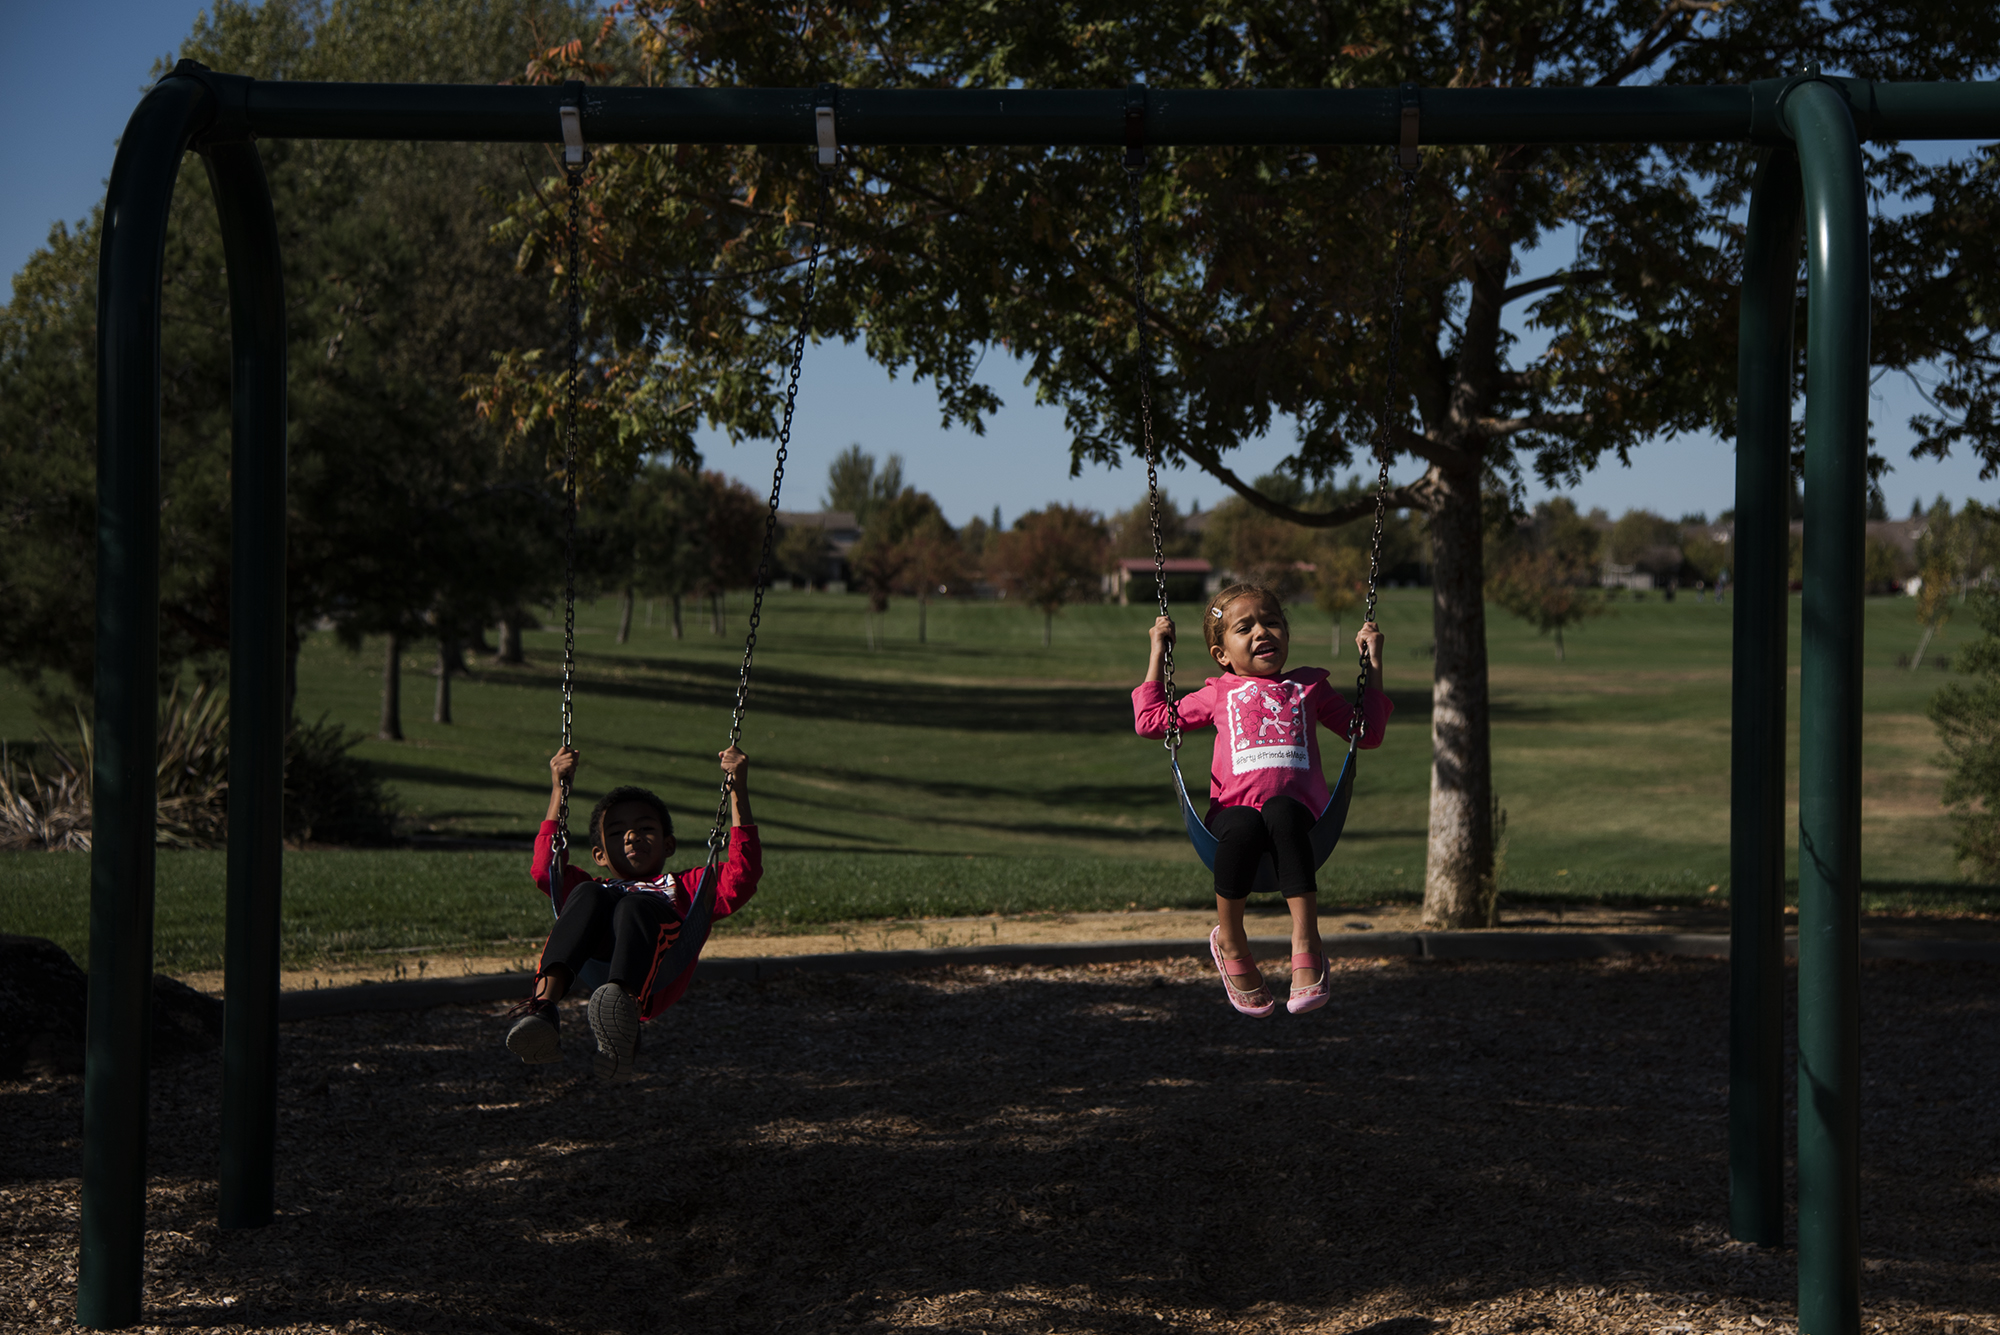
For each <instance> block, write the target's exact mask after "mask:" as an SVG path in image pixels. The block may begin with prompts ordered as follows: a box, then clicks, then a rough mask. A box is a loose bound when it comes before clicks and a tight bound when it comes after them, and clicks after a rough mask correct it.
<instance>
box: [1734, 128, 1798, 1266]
mask: <svg viewBox="0 0 2000 1335" xmlns="http://www.w3.org/2000/svg"><path fill="white" fill-rule="evenodd" d="M1803 225H1804V215H1803V212H1802V200H1801V197H1800V188H1799V160H1798V157H1797V155H1796V154H1794V153H1793V152H1792V151H1791V150H1790V149H1789V148H1780V149H1775V150H1773V151H1772V152H1770V153H1768V154H1766V155H1765V158H1764V161H1763V163H1762V165H1761V166H1760V167H1759V168H1758V171H1757V182H1756V185H1755V186H1754V187H1753V188H1752V189H1751V192H1750V225H1749V232H1748V236H1747V239H1746V242H1745V246H1744V256H1743V307H1742V314H1741V320H1740V326H1739V347H1738V350H1737V363H1736V384H1737V391H1736V542H1735V547H1736V555H1735V562H1736V607H1735V622H1734V625H1735V644H1734V650H1733V653H1734V660H1735V661H1734V664H1733V671H1732V674H1731V686H1730V695H1731V698H1730V712H1731V730H1730V731H1731V736H1730V794H1729V1234H1730V1236H1731V1237H1733V1238H1736V1239H1738V1240H1740V1241H1743V1242H1754V1243H1757V1244H1758V1245H1760V1246H1764V1247H1775V1246H1778V1245H1779V1244H1780V1243H1782V1242H1783V1241H1784V1215H1785V1208H1784V1207H1785V1202H1784V1176H1785V1172H1784V1108H1785V1073H1784V1065H1785V1062H1784V1051H1785V1047H1784V1042H1785V1032H1784V1030H1785V1001H1784V982H1785V954H1784V914H1783V908H1784V897H1785V677H1786V662H1785V641H1786V628H1787V624H1788V622H1789V621H1790V616H1789V612H1790V609H1789V607H1787V605H1786V603H1787V594H1786V589H1785V585H1786V580H1785V575H1786V570H1787V567H1788V566H1789V564H1790V556H1791V462H1792V441H1791V421H1792V365H1793V363H1792V355H1793V349H1792V330H1793V326H1794V321H1795V317H1796V313H1797V309H1798V273H1799V241H1800V229H1801V228H1802V227H1803Z"/></svg>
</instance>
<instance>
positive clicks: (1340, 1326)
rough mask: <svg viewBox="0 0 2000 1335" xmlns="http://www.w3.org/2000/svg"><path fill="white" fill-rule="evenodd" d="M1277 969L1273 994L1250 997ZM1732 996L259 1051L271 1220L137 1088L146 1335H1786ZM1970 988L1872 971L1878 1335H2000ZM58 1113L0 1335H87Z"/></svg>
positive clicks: (985, 1008) (324, 1035)
mask: <svg viewBox="0 0 2000 1335" xmlns="http://www.w3.org/2000/svg"><path fill="white" fill-rule="evenodd" d="M1273 972H1275V969H1274V970H1273ZM1727 982H1728V974H1727V966H1726V965H1724V964H1721V963H1718V962H1714V961H1708V960H1668V959H1659V958H1651V959H1612V960H1604V961H1591V962H1586V963H1564V964H1480V963H1452V962H1440V961H1402V962H1371V961H1352V962H1347V963H1345V964H1343V965H1342V966H1340V967H1339V968H1338V970H1337V972H1336V974H1335V976H1334V984H1335V992H1336V998H1335V1002H1334V1004H1333V1006H1332V1007H1331V1008H1329V1009H1328V1010H1326V1011H1323V1012H1321V1013H1319V1014H1316V1015H1308V1016H1299V1017H1294V1016H1287V1015H1285V1014H1283V1013H1282V1012H1280V1014H1279V1015H1277V1016H1276V1017H1274V1018H1273V1019H1270V1020H1266V1021H1262V1022H1253V1021H1249V1020H1244V1019H1241V1018H1238V1017H1237V1016H1236V1015H1234V1014H1233V1013H1231V1012H1230V1011H1229V1010H1228V1009H1227V1008H1226V1006H1225V1004H1224V1002H1223V1000H1222V997H1221V995H1220V992H1221V988H1220V984H1219V983H1218V982H1216V981H1215V979H1214V977H1213V975H1212V973H1210V972H1209V971H1208V970H1207V969H1206V968H1205V967H1202V966H1198V965H1197V964H1195V963H1192V962H1190V963H1175V964H1138V965H1117V966H1100V967H1089V968H1075V969H991V968H960V969H951V970H938V971H934V972H931V973H926V974H915V975H902V976H896V975H840V976H831V975H817V976H806V977H795V978H792V979H787V980H780V981H777V982H770V983H762V984H730V983H712V984H707V985H703V984H699V983H698V984H697V985H696V987H695V989H694V991H693V992H692V993H691V994H690V996H689V998H688V1000H687V1001H686V1002H685V1003H684V1004H683V1005H681V1006H680V1007H678V1008H676V1009H675V1010H674V1011H673V1012H671V1013H670V1014H669V1015H668V1016H667V1018H666V1019H664V1020H663V1021H662V1022H660V1023H659V1024H657V1025H652V1026H648V1033H647V1048H646V1050H645V1051H644V1052H643V1053H642V1054H641V1058H640V1063H641V1066H642V1071H643V1073H642V1074H641V1076H640V1077H639V1078H638V1079H636V1080H634V1081H631V1082H628V1083H624V1084H616V1085H603V1084H599V1083H597V1082H596V1081H594V1080H593V1079H592V1077H591V1075H590V1073H589V1064H588V1062H587V1060H586V1053H585V1048H586V1047H587V1046H588V1044H587V1030H586V1027H585V1026H584V1025H582V1024H580V1023H577V1021H579V1020H580V1019H581V1016H580V1014H579V1015H573V1016H572V1017H571V1018H570V1019H569V1020H568V1021H566V1023H565V1026H564V1028H565V1035H564V1037H565V1041H566V1046H567V1049H568V1055H567V1059H566V1061H565V1062H564V1063H563V1064H562V1065H561V1066H559V1067H550V1068H542V1069H540V1070H529V1069H525V1068H523V1067H521V1066H520V1065H518V1064H516V1063H514V1062H513V1060H512V1059H511V1058H509V1057H508V1055H507V1054H506V1053H505V1051H504V1050H503V1049H502V1048H501V1046H500V1038H501V1033H502V1030H503V1022H502V1021H501V1020H499V1019H498V1018H496V1017H495V1015H494V1014H493V1013H492V1010H491V1009H487V1010H474V1009H471V1008H465V1009H457V1010H437V1011H430V1012H422V1013H413V1014H392V1015H379V1014H378V1015H366V1016H355V1017H349V1018H339V1019H327V1020H317V1021H311V1022H303V1023H298V1024H293V1025H288V1026H287V1027H286V1028H285V1031H284V1039H283V1053H284V1076H283V1093H282V1106H281V1118H282V1146H281V1152H280V1163H279V1202H280V1218H279V1221H278V1222H277V1223H276V1224H275V1225H274V1226H272V1227H270V1228H268V1229H264V1230H261V1231H255V1232H243V1233H224V1232H221V1231H220V1230H218V1229H217V1227H216V1226H215V1223H214V1222H213V1221H214V1210H215V1187H214V1182H213V1173H214V1170H215V1163H216V1155H217V1149H216V1139H217V1118H216V1113H215V1107H216V1100H217V1094H218V1084H219V1072H218V1070H217V1067H218V1063H217V1062H215V1061H213V1060H212V1059H211V1060H197V1061H190V1062H187V1063H184V1064H182V1065H180V1066H177V1067H173V1068H170V1069H166V1070H163V1071H160V1072H158V1073H156V1075H155V1079H154V1098H155V1104H154V1112H153V1120H152V1145H153V1150H152V1171H153V1174H154V1176H153V1185H152V1190H151V1197H150V1211H151V1213H150V1215H149V1222H150V1225H151V1229H152V1233H151V1237H150V1239H149V1243H148V1249H147V1256H148V1267H149V1272H148V1281H147V1292H146V1307H147V1320H148V1321H149V1322H151V1323H153V1324H152V1325H151V1326H149V1327H148V1329H158V1330H163V1331H176V1332H193V1331H208V1330H218V1331H220V1330H229V1331H286V1332H307V1331H313V1332H320V1331H341V1332H348V1331H356V1332H359V1331H390V1332H401V1331H449V1332H496V1333H497V1335H530V1333H539V1332H549V1333H551V1335H553V1333H555V1332H579V1333H583V1332H592V1333H595V1332H633V1333H638V1332H689V1333H690V1335H693V1333H695V1332H701V1333H702V1335H707V1333H709V1332H721V1331H730V1332H733V1331H746V1332H748V1331H755V1332H789V1331H867V1330H874V1331H891V1330H893V1331H905V1330H908V1331H949V1332H972V1331H995V1332H1029V1331H1091V1332H1111V1333H1117V1335H1128V1333H1132V1332H1156V1331H1163V1330H1201V1331H1204V1332H1217V1333H1224V1332H1226V1333H1228V1335H1235V1333H1237V1332H1252V1331H1257V1332H1265V1331H1269V1332H1278V1331H1286V1332H1291V1331H1300V1332H1306V1331H1311V1332H1321V1331H1324V1332H1336V1331H1338V1332H1362V1331H1365V1332H1369V1333H1370V1335H1424V1333H1431V1335H1443V1333H1444V1332H1488V1331H1492V1332H1502V1331H1505V1332H1512V1331H1551V1332H1570V1331H1577V1332H1581V1331H1593V1332H1600V1331H1602V1332H1616V1331H1647V1332H1682V1331H1736V1330H1741V1331H1784V1330H1787V1329H1789V1328H1790V1327H1791V1325H1792V1322H1793V1315H1794V1311H1795V1308H1794V1286H1795V1282H1796V1281H1795V1278H1794V1270H1793V1264H1794V1258H1793V1255H1792V1253H1791V1252H1790V1251H1789V1250H1776V1251H1763V1250H1759V1249H1757V1248H1754V1247H1749V1246H1746V1245H1741V1244H1736V1243H1732V1242H1730V1241H1729V1240H1728V1237H1727V1235H1726V1232H1725V1229H1724V1223H1725V1216H1726V1205H1727V1201H1726V1184H1725V1154H1726V1141H1725V1126H1724V1107H1725V1098H1726V1057H1725V1046H1724V1020H1725V1016H1726V1011H1727ZM1996 985H2000V969H1994V968H1989V967H1986V966H1978V965H1909V964H1894V963H1875V964H1871V965H1869V966H1868V967H1867V968H1866V970H1865V978H1864V998H1863V1002H1864V1025H1865V1030H1864V1040H1863V1041H1864V1052H1865V1054H1866V1065H1867V1088H1866V1094H1865V1107H1866V1113H1865V1116H1866V1121H1865V1129H1864V1137H1865V1147H1864V1161H1863V1172H1864V1191H1865V1216H1864V1220H1863V1225H1862V1254H1863V1256H1864V1258H1865V1261H1864V1266H1865V1274H1864V1276H1863V1304H1864V1317H1863V1323H1862V1325H1863V1329H1864V1330H1883V1331H1889V1332H1964V1331H1975V1330H1977V1331H2000V1264H1997V1263H2000V1251H1996V1248H2000V1217H1996V1212H1995V1207H1996V1204H2000V1202H1996V1193H2000V1136H1996V1132H2000V1107H1997V1105H1996V1094H1997V1093H2000V986H1996ZM80 1116H81V1113H80V1084H79V1082H77V1081H76V1080H75V1079H74V1078H55V1079H49V1078H43V1079H39V1080H30V1081H20V1082H14V1083H11V1084H5V1085H0V1127H4V1143H5V1147H6V1153H5V1155H4V1158H0V1231H4V1235H5V1242H4V1246H0V1329H5V1330H21V1331H30V1330H32V1331H51V1330H64V1329H69V1328H70V1327H71V1324H72V1322H71V1314H72V1311H73V1304H74V1283H75V1271H76V1261H75V1257H76V1246H77V1172H78V1156H79V1139H78V1137H79V1125H80Z"/></svg>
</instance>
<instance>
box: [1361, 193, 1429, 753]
mask: <svg viewBox="0 0 2000 1335" xmlns="http://www.w3.org/2000/svg"><path fill="white" fill-rule="evenodd" d="M1416 198H1417V169H1416V168H1415V167H1404V168H1403V203H1402V209H1401V210H1400V212H1399V214H1398V217H1397V219H1396V285H1395V289H1394V291H1393V293H1392V294H1391V296H1390V298H1389V374H1388V383H1387V384H1386V385H1385V386H1384V387H1383V390H1382V411H1381V412H1379V413H1377V414H1376V415H1375V462H1376V464H1377V465H1378V467H1379V472H1378V474H1377V476H1376V479H1375V534H1374V537H1373V538H1372V539H1370V541H1369V546H1368V607H1367V610H1366V612H1365V613H1363V615H1362V618H1361V624H1362V625H1364V626H1366V625H1367V624H1369V623H1370V622H1372V621H1374V620H1375V585H1376V581H1377V579H1378V577H1379V576H1380V574H1381V571H1382V524H1383V521H1384V519H1385V518H1386V515H1387V511H1388V507H1389V462H1390V460H1392V459H1394V458H1395V457H1396V447H1395V443H1394V442H1393V441H1392V440H1391V439H1390V437H1389V423H1390V419H1391V416H1392V414H1396V413H1398V412H1400V410H1401V401H1400V400H1399V399H1398V398H1397V397H1396V390H1397V388H1398V382H1399V381H1400V380H1401V379H1402V372H1403V297H1404V293H1405V291H1406V289H1407V287H1408V283H1409V269H1410V213H1411V209H1412V207H1413V206H1414V204H1415V203H1416ZM1355 655H1356V657H1357V658H1358V659H1359V660H1360V664H1361V673H1360V676H1358V677H1357V678H1356V679H1355V682H1354V715H1353V719H1352V721H1351V722H1350V723H1349V725H1348V736H1349V737H1350V738H1351V739H1354V740H1357V741H1358V740H1359V739H1360V737H1361V736H1362V733H1363V730H1364V729H1363V720H1362V712H1361V701H1362V698H1363V697H1364V696H1365V695H1366V694H1367V692H1368V666H1369V665H1368V651H1367V649H1365V648H1362V647H1361V646H1359V645H1357V646H1355Z"/></svg>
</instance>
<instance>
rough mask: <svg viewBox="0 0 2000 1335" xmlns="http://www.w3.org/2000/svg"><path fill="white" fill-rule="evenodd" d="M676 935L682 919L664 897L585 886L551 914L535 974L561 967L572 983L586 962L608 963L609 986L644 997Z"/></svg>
mask: <svg viewBox="0 0 2000 1335" xmlns="http://www.w3.org/2000/svg"><path fill="white" fill-rule="evenodd" d="M680 934H681V915H680V914H678V913H676V912H674V906H673V902H672V901H671V900H669V899H668V898H667V897H666V896H665V895H656V894H652V893H650V892H647V891H643V890H614V889H613V888H612V887H610V886H608V885H602V884H599V883H598V882H596V881H585V882H583V883H582V884H580V885H578V886H577V887H576V888H575V889H573V890H571V891H570V892H569V898H568V899H566V900H564V901H563V906H562V912H561V913H559V914H557V915H556V927H555V930H554V931H552V932H550V933H549V943H548V944H547V945H545V946H543V947H542V964H541V969H540V972H542V973H549V972H551V971H552V970H554V969H555V968H556V967H558V966H560V967H562V968H564V969H567V970H569V976H570V979H571V980H572V981H574V980H575V978H576V975H577V973H578V971H579V970H581V969H582V968H583V966H584V965H585V964H587V963H588V962H590V961H591V960H609V961H611V972H610V981H612V982H614V983H617V984H619V985H620V986H622V987H623V988H624V989H625V990H626V991H627V992H631V993H633V994H635V995H637V996H640V997H643V996H645V995H646V993H647V991H648V990H649V989H650V988H651V987H652V985H653V970H654V969H656V968H657V967H659V962H660V960H661V959H662V958H663V957H664V956H665V955H666V953H667V950H668V948H669V947H670V946H672V945H673V944H674V941H675V940H676V938H678V937H679V936H680Z"/></svg>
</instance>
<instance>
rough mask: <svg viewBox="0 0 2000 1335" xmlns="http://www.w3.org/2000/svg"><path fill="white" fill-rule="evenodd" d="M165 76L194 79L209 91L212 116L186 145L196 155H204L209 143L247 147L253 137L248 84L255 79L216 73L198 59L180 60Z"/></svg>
mask: <svg viewBox="0 0 2000 1335" xmlns="http://www.w3.org/2000/svg"><path fill="white" fill-rule="evenodd" d="M167 77H168V78H169V79H193V80H194V81H195V82H196V83H198V84H200V85H201V86H202V87H203V88H206V89H207V90H208V96H209V105H210V107H211V108H212V112H213V114H212V115H211V117H210V119H209V122H208V124H207V125H205V126H203V127H202V128H201V129H200V130H198V131H197V132H196V133H195V135H194V138H193V139H191V140H190V141H189V142H188V147H190V148H192V149H193V150H194V151H195V152H197V153H202V152H206V151H207V149H208V146H209V145H211V144H247V143H250V142H251V141H252V140H254V139H255V138H256V136H255V135H253V134H252V133H250V85H251V84H253V83H255V82H256V80H255V79H251V78H248V77H246V76H245V75H241V74H217V73H216V72H215V71H214V70H212V69H210V68H209V67H208V66H206V65H204V64H202V63H201V62H200V61H199V60H182V61H181V62H179V63H178V64H176V65H175V66H174V68H173V70H172V71H171V72H170V73H169V74H168V75H167Z"/></svg>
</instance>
